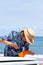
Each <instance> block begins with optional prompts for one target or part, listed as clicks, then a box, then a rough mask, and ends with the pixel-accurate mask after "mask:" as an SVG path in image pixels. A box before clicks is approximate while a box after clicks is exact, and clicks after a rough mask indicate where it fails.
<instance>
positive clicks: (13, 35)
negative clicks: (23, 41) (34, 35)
mask: <svg viewBox="0 0 43 65" xmlns="http://www.w3.org/2000/svg"><path fill="white" fill-rule="evenodd" d="M7 40H8V41H12V42H17V32H16V31H11V33H10V34H9V35H8V37H7Z"/></svg>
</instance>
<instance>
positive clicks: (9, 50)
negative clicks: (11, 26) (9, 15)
mask: <svg viewBox="0 0 43 65" xmlns="http://www.w3.org/2000/svg"><path fill="white" fill-rule="evenodd" d="M2 38H3V39H6V40H8V41H11V42H16V43H17V45H18V47H19V49H15V48H14V47H12V46H10V45H6V46H5V49H4V56H18V52H21V51H23V50H26V49H29V43H28V44H27V43H26V41H23V40H21V38H20V32H16V31H11V33H10V34H9V35H8V37H6V38H5V37H2Z"/></svg>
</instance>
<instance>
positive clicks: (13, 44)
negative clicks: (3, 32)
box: [0, 38, 18, 48]
mask: <svg viewBox="0 0 43 65" xmlns="http://www.w3.org/2000/svg"><path fill="white" fill-rule="evenodd" d="M0 42H2V43H4V44H7V45H10V46H12V47H14V48H16V47H18V46H17V44H16V42H10V41H7V40H2V39H1V38H0Z"/></svg>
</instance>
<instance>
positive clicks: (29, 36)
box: [24, 28, 34, 44]
mask: <svg viewBox="0 0 43 65" xmlns="http://www.w3.org/2000/svg"><path fill="white" fill-rule="evenodd" d="M24 35H25V38H26V41H27V42H28V43H30V44H32V43H33V42H34V31H33V30H32V29H30V28H29V29H28V28H24Z"/></svg>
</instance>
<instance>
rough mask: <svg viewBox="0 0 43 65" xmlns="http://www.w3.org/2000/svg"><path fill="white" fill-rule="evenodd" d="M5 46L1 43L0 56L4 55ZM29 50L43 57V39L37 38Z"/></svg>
mask: <svg viewBox="0 0 43 65" xmlns="http://www.w3.org/2000/svg"><path fill="white" fill-rule="evenodd" d="M4 48H5V44H2V43H0V54H1V53H4ZM29 49H30V50H32V51H34V52H35V54H36V55H38V54H39V55H43V37H35V38H34V44H32V45H29Z"/></svg>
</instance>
